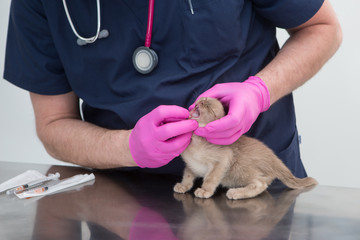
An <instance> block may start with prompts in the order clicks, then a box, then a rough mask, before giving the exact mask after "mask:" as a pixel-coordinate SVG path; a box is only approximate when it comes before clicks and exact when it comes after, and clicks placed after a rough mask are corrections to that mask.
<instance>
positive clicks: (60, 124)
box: [39, 119, 136, 168]
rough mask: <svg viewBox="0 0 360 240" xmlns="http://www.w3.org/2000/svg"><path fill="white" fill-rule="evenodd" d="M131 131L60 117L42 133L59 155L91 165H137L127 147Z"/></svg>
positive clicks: (65, 158) (47, 145)
mask: <svg viewBox="0 0 360 240" xmlns="http://www.w3.org/2000/svg"><path fill="white" fill-rule="evenodd" d="M128 135H129V131H126V130H108V129H104V128H101V127H98V126H95V125H93V124H90V123H87V122H83V121H81V120H77V119H59V120H56V121H53V122H51V123H49V124H48V125H47V126H46V128H44V129H42V133H40V134H39V137H40V139H41V140H42V142H43V144H44V146H45V148H46V150H47V152H48V153H49V154H50V155H51V156H53V157H54V158H56V159H59V160H62V161H66V162H71V163H74V164H78V165H81V166H87V167H92V168H115V167H122V166H136V164H135V163H134V161H133V160H132V157H131V154H130V150H129V147H128V144H127V143H128V137H129V136H128Z"/></svg>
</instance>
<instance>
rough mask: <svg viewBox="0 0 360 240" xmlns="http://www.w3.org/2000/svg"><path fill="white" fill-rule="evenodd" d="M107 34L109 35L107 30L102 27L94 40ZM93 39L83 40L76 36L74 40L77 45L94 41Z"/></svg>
mask: <svg viewBox="0 0 360 240" xmlns="http://www.w3.org/2000/svg"><path fill="white" fill-rule="evenodd" d="M109 35H110V33H109V31H108V30H107V29H103V30H101V31H100V33H99V36H98V37H97V38H95V40H96V39H100V38H107V37H108V36H109ZM95 40H84V39H80V38H78V39H77V40H76V43H77V45H78V46H85V45H86V44H88V43H93V42H95Z"/></svg>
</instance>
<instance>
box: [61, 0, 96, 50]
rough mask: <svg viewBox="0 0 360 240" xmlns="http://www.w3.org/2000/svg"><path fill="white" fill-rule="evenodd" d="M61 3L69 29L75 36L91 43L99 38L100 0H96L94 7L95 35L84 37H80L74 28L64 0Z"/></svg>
mask: <svg viewBox="0 0 360 240" xmlns="http://www.w3.org/2000/svg"><path fill="white" fill-rule="evenodd" d="M63 5H64V9H65V13H66V17H67V19H68V20H69V24H70V27H71V29H72V30H73V32H74V34H75V35H76V37H77V38H79V39H81V40H83V41H85V42H87V43H93V42H95V41H96V40H97V39H98V38H99V34H100V27H101V13H100V0H96V9H97V28H96V34H95V36H92V37H89V38H86V37H82V36H81V35H80V34H79V33H78V32H77V31H76V29H75V26H74V24H73V22H72V19H71V17H70V13H69V10H68V7H67V4H66V0H63Z"/></svg>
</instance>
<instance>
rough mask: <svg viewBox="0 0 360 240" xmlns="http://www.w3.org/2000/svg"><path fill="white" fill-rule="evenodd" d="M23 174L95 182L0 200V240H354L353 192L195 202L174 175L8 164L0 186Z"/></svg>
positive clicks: (276, 192) (359, 194)
mask: <svg viewBox="0 0 360 240" xmlns="http://www.w3.org/2000/svg"><path fill="white" fill-rule="evenodd" d="M29 169H34V170H38V171H40V172H41V173H44V174H47V173H55V172H59V173H60V174H61V177H60V178H66V177H70V176H73V175H76V174H80V173H90V172H93V173H94V174H95V176H96V179H95V182H94V183H93V184H90V185H86V186H82V187H81V188H78V189H75V190H71V191H66V192H62V193H58V194H54V195H49V196H45V197H42V198H32V199H23V200H20V199H17V198H16V197H15V196H12V197H11V196H8V195H6V194H2V195H0V239H1V240H8V239H14V240H17V239H21V240H24V239H51V240H53V239H61V240H69V239H101V240H106V239H144V240H152V239H160V240H161V239H165V240H166V239H199V240H203V239H219V240H223V239H244V240H252V239H276V240H279V239H291V240H295V239H299V240H300V239H301V240H304V239H316V240H323V239H324V240H330V239H339V240H350V239H360V189H350V188H339V187H329V186H322V185H319V186H316V187H314V188H312V189H305V190H302V191H299V190H287V189H284V188H282V187H281V185H279V186H277V185H276V184H275V185H274V186H273V187H272V188H271V189H270V190H269V191H268V192H265V193H263V194H261V195H260V196H259V197H256V198H253V199H248V200H237V201H231V200H228V199H226V197H225V194H224V192H225V190H224V189H219V190H218V191H217V192H216V194H215V195H214V197H212V198H211V199H198V198H194V196H193V194H192V193H189V194H175V193H174V192H173V190H172V188H173V185H174V184H175V183H176V182H177V181H178V180H179V177H175V176H170V175H154V174H149V173H141V172H138V171H130V172H129V171H118V170H106V171H91V170H88V169H84V168H78V167H68V166H48V165H39V164H20V163H8V162H0V182H3V181H5V180H7V179H9V178H11V177H14V176H16V175H18V174H20V173H22V172H24V171H26V170H29ZM315 177H316V176H315ZM198 184H199V183H198Z"/></svg>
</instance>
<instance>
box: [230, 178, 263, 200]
mask: <svg viewBox="0 0 360 240" xmlns="http://www.w3.org/2000/svg"><path fill="white" fill-rule="evenodd" d="M267 187H268V185H267V183H266V182H265V181H260V180H254V181H252V182H251V183H249V184H248V185H246V186H245V187H241V188H230V189H229V190H228V191H227V193H226V196H227V197H228V198H229V199H234V200H237V199H245V198H253V197H256V196H257V195H259V194H260V193H262V192H263V191H265V190H266V189H267Z"/></svg>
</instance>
